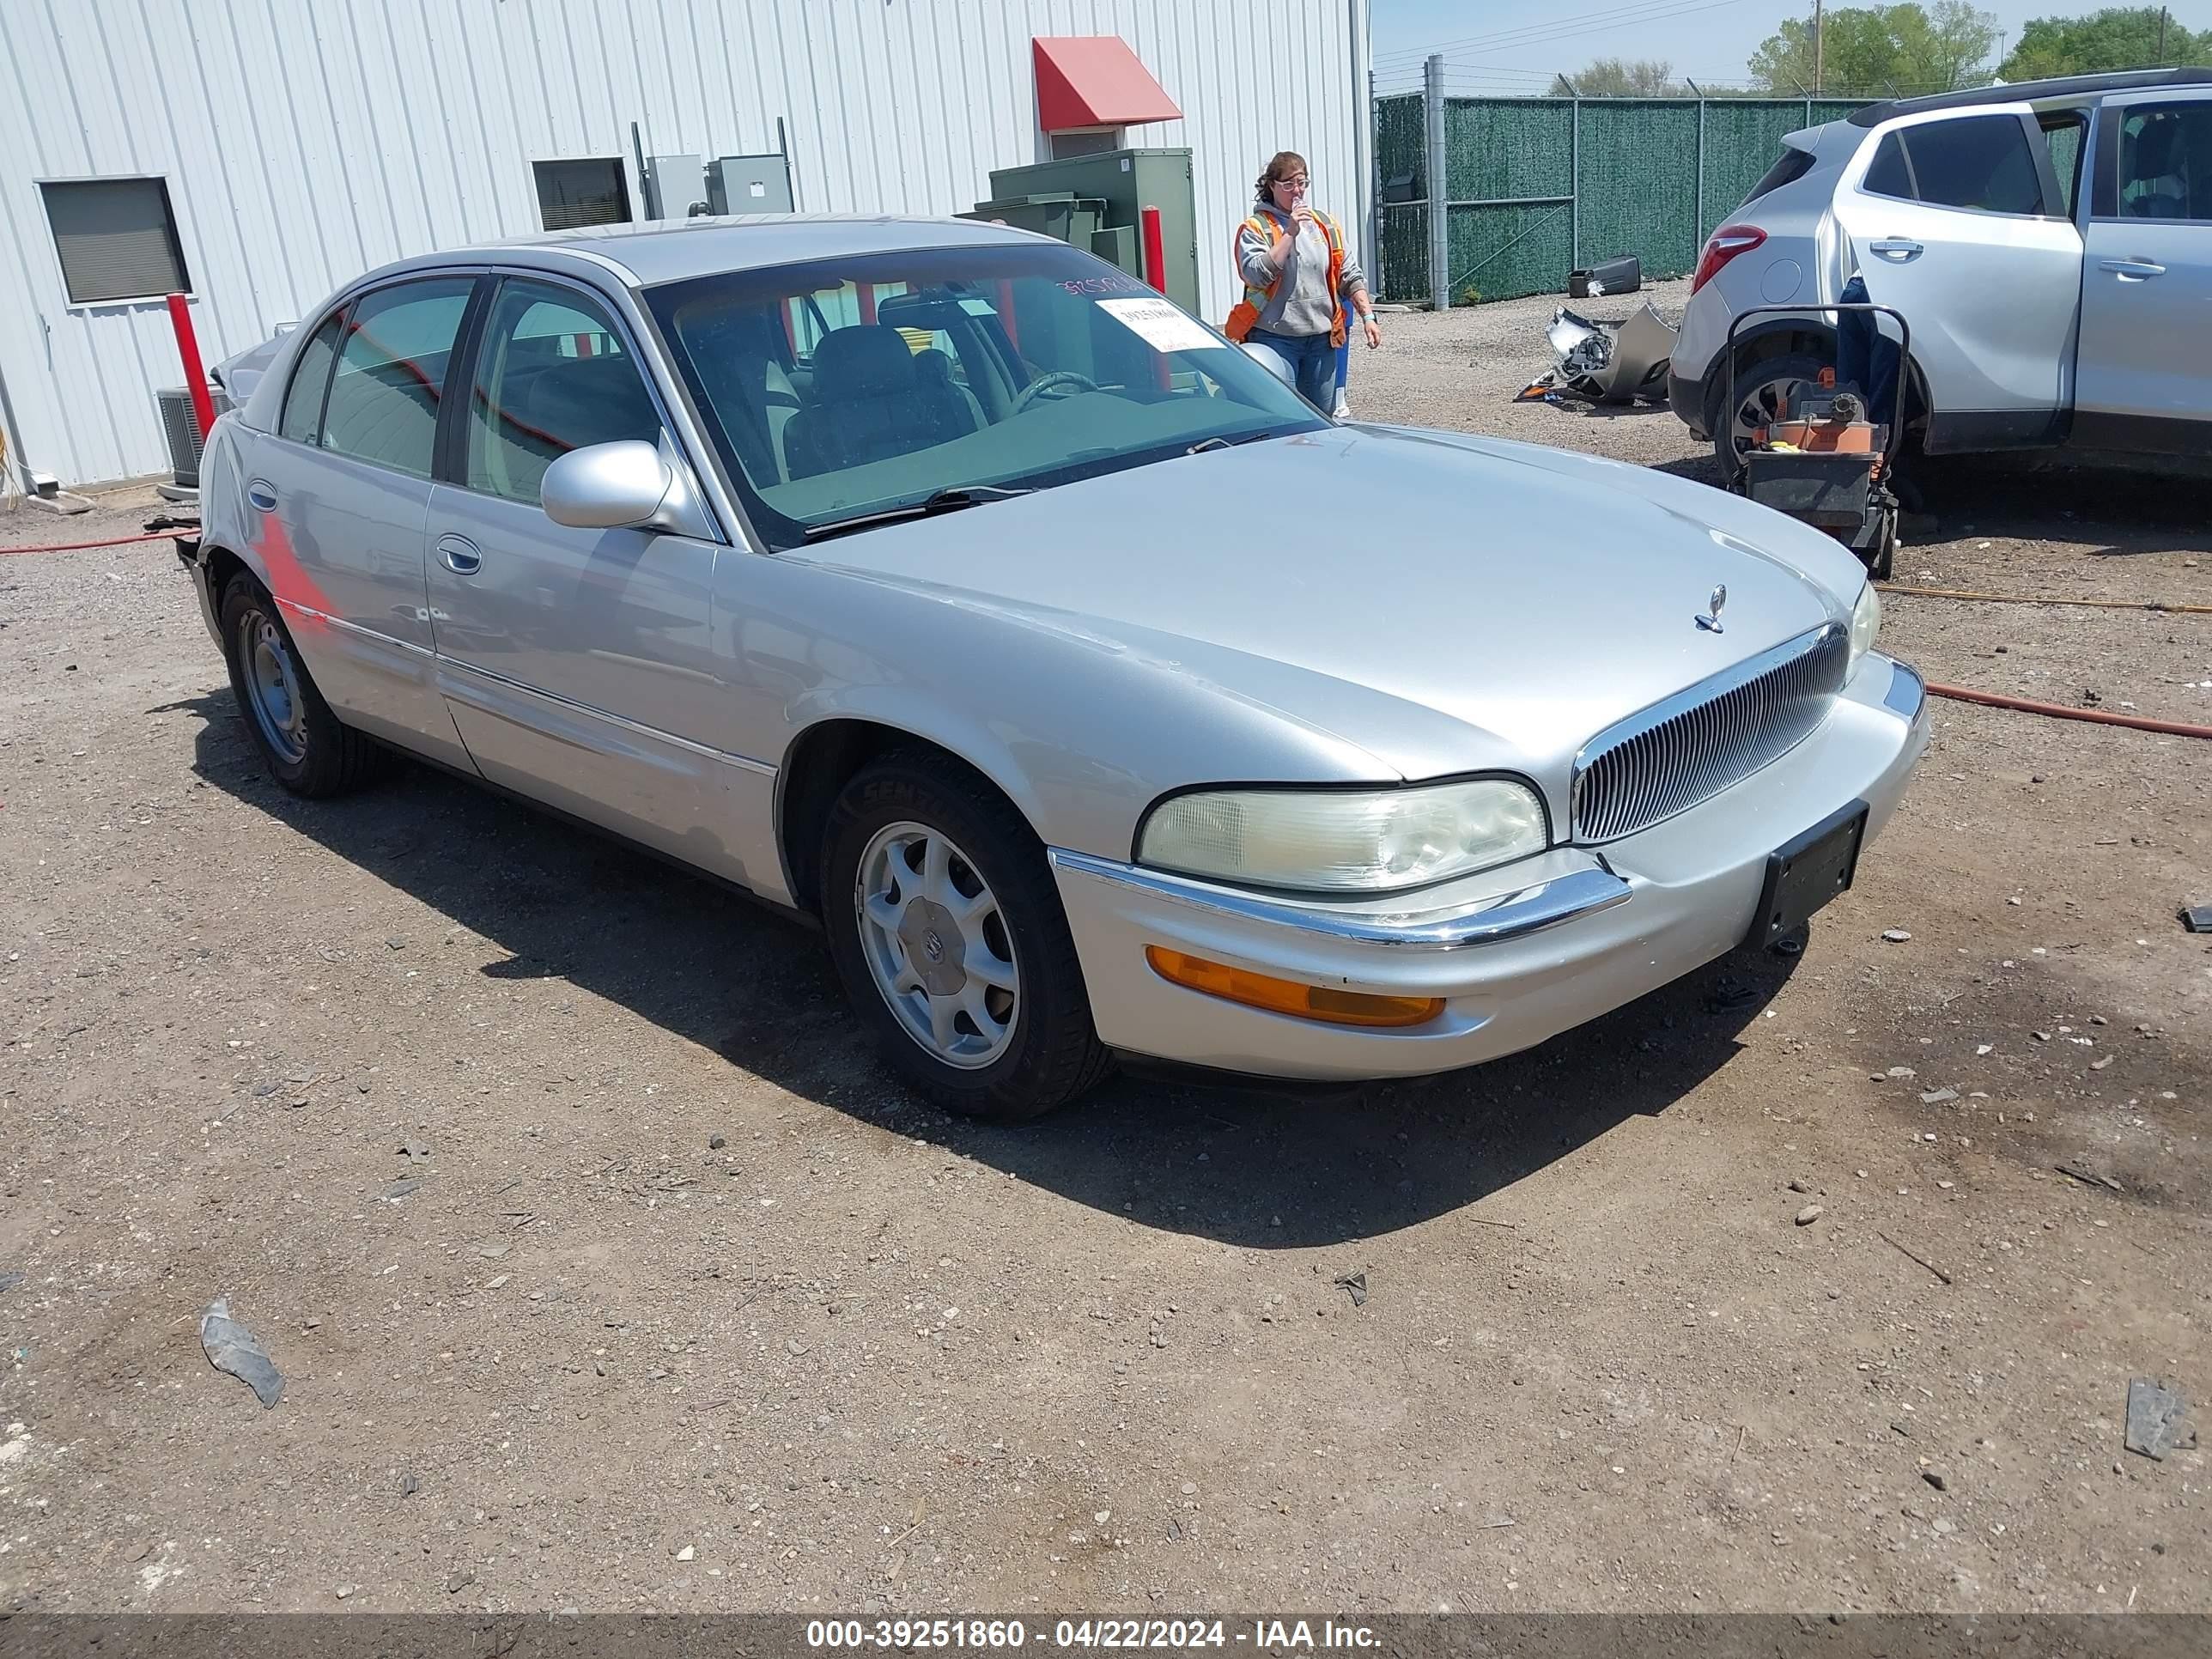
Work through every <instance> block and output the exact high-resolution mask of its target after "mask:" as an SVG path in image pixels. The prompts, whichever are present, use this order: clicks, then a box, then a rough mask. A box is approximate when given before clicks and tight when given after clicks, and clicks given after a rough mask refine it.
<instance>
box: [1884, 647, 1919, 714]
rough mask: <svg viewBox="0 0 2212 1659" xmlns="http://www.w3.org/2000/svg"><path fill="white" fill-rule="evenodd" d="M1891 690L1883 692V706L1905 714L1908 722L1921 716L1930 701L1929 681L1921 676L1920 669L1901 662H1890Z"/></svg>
mask: <svg viewBox="0 0 2212 1659" xmlns="http://www.w3.org/2000/svg"><path fill="white" fill-rule="evenodd" d="M1890 669H1891V673H1890V677H1889V690H1887V691H1885V692H1883V693H1882V694H1881V706H1882V707H1883V708H1887V709H1888V710H1889V712H1890V713H1891V714H1902V715H1904V716H1905V722H1906V724H1908V725H1910V724H1911V722H1912V721H1914V720H1918V719H1919V718H1920V711H1921V709H1922V708H1923V707H1925V706H1926V704H1927V702H1928V682H1927V681H1925V680H1923V678H1920V671H1919V670H1918V669H1917V668H1911V667H1908V666H1907V665H1905V664H1904V663H1901V662H1892V663H1891V664H1890Z"/></svg>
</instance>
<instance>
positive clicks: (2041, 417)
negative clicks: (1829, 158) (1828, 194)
mask: <svg viewBox="0 0 2212 1659" xmlns="http://www.w3.org/2000/svg"><path fill="white" fill-rule="evenodd" d="M1836 217H1837V220H1838V222H1839V223H1840V224H1841V225H1842V227H1843V228H1844V234H1846V235H1847V236H1848V237H1849V239H1850V252H1851V255H1852V257H1853V258H1854V259H1855V260H1856V261H1857V269H1858V271H1859V273H1860V275H1861V276H1863V277H1864V278H1865V280H1866V287H1867V294H1868V297H1869V298H1870V299H1872V300H1873V301H1875V303H1876V304H1878V305H1887V306H1893V307H1896V308H1897V309H1898V310H1899V311H1900V312H1902V313H1905V321H1906V322H1907V323H1908V324H1909V325H1911V332H1912V356H1913V358H1914V360H1915V361H1916V362H1918V364H1919V365H1920V368H1921V370H1922V372H1923V374H1924V375H1925V377H1926V379H1927V382H1928V392H1929V402H1930V404H1931V405H1932V409H1931V412H1930V417H1929V434H1928V447H1929V450H1930V451H1931V452H1940V451H1943V450H1964V449H2002V448H2011V447H2022V446H2029V445H2035V444H2041V443H2051V442H2055V441H2057V437H2058V435H2059V433H2060V432H2061V431H2062V430H2063V417H2064V411H2065V410H2066V409H2067V407H2068V406H2069V403H2070V402H2071V398H2072V392H2073V388H2072V386H2071V385H2070V383H2069V373H2068V369H2069V365H2070V364H2071V362H2072V361H2073V348H2074V334H2075V322H2076V319H2077V313H2078V311H2079V307H2080V301H2081V233H2080V232H2079V231H2078V230H2077V229H2075V226H2074V224H2073V222H2071V220H2069V218H2068V217H2067V214H2066V202H2065V192H2064V191H2063V188H2062V186H2061V184H2060V180H2059V179H2058V177H2057V171H2056V169H2055V168H2054V167H2053V166H2052V164H2051V146H2050V143H2048V142H2047V141H2046V139H2045V135H2044V133H2043V131H2042V129H2041V128H2040V126H2039V125H2038V124H2037V121H2036V118H2035V116H2034V114H2033V112H2032V111H2030V110H2029V108H2028V107H2027V106H2026V105H2025V104H2020V105H2002V106H1996V107H1989V106H1983V107H1979V108H1976V109H1974V110H1972V111H1969V112H1958V111H1938V112H1933V113H1930V114H1925V115H1917V116H1906V117H1904V118H1900V119H1899V120H1896V121H1893V122H1889V123H1887V124H1885V125H1883V126H1881V128H1878V129H1877V130H1876V132H1875V137H1873V139H1872V140H1871V141H1870V142H1869V143H1866V144H1865V145H1863V147H1862V148H1861V149H1860V151H1859V154H1858V155H1856V156H1854V157H1853V158H1852V160H1851V161H1850V165H1849V166H1848V167H1845V168H1844V176H1843V179H1842V180H1841V182H1840V183H1839V185H1838V187H1837V191H1836Z"/></svg>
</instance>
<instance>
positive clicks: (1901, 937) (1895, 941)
mask: <svg viewBox="0 0 2212 1659" xmlns="http://www.w3.org/2000/svg"><path fill="white" fill-rule="evenodd" d="M1881 936H1882V938H1883V939H1884V940H1886V941H1887V943H1889V944H1891V945H1910V944H1911V942H1912V935H1911V934H1910V933H1906V932H1905V929H1903V928H1902V927H1888V928H1885V929H1883V930H1882V935H1881Z"/></svg>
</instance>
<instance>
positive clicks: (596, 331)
mask: <svg viewBox="0 0 2212 1659" xmlns="http://www.w3.org/2000/svg"><path fill="white" fill-rule="evenodd" d="M471 361H472V364H473V368H472V370H471V382H472V384H471V387H470V392H469V396H468V398H467V401H466V404H465V408H464V409H462V410H459V411H457V412H458V413H459V416H460V418H459V422H457V426H456V429H455V431H454V432H453V436H452V439H451V440H450V442H451V448H450V449H449V450H448V451H447V454H446V456H445V458H444V460H445V465H444V466H442V467H441V479H442V482H441V483H439V484H438V485H437V486H436V488H435V489H434V490H433V491H432V492H431V496H430V507H429V513H428V542H429V547H430V556H429V594H430V611H431V617H432V621H433V625H434V627H435V633H436V641H437V653H438V672H439V682H440V684H441V686H442V687H443V689H444V691H445V695H446V700H447V705H448V706H449V707H450V708H451V709H452V711H453V722H454V724H455V725H456V726H458V727H459V730H460V732H461V736H462V738H464V740H465V742H466V743H467V744H468V749H469V753H470V755H471V757H472V758H473V759H474V760H475V762H476V763H477V768H478V769H480V770H481V771H482V772H483V775H484V776H486V777H487V778H489V779H490V780H491V781H493V782H495V783H498V784H502V785H504V786H506V787H509V788H512V789H515V790H517V791H519V792H520V793H524V794H527V795H530V796H532V797H534V798H535V799H539V800H542V801H544V802H546V803H547V804H548V805H552V806H555V807H556V808H558V809H560V810H562V811H566V812H568V813H571V814H573V815H574V816H575V817H581V818H584V819H586V821H588V822H591V823H598V824H601V825H604V826H605V827H606V828H608V829H613V830H615V831H616V832H617V833H618V834H621V835H623V836H629V838H631V839H633V840H635V841H640V842H644V843H645V844H647V846H651V847H657V848H661V849H663V850H665V851H667V852H669V853H672V854H676V855H677V856H678V857H680V858H683V859H684V860H686V861H688V862H690V863H693V864H696V865H700V866H704V867H706V868H708V869H711V870H714V871H716V872H719V873H722V874H726V875H728V876H731V877H732V878H735V879H738V880H741V881H748V882H749V883H757V882H758V881H760V880H761V879H762V877H761V875H760V872H751V873H750V876H749V875H748V874H747V872H744V871H743V870H742V869H741V868H739V867H738V866H737V863H736V855H735V854H733V853H732V852H731V851H730V850H729V849H728V847H727V845H726V842H725V837H726V835H727V834H728V831H729V829H730V827H731V825H732V823H742V822H745V821H747V820H748V819H749V818H752V817H759V816H760V815H761V814H763V813H765V812H769V811H772V806H771V805H769V792H770V790H771V788H772V783H773V775H774V768H773V767H772V766H770V765H769V764H767V763H751V762H749V761H747V760H745V759H744V758H743V757H737V756H733V755H731V754H730V753H728V752H727V749H726V745H727V744H728V742H729V726H730V725H731V722H732V718H733V716H732V703H731V698H730V695H729V691H728V689H727V686H726V683H725V680H724V678H723V675H722V672H721V664H720V661H719V660H718V659H717V657H716V654H715V649H714V635H713V626H712V624H713V606H712V596H713V592H714V563H715V560H716V558H717V557H718V556H726V555H727V553H728V550H727V549H726V548H725V547H724V546H722V545H721V544H720V543H719V542H718V541H717V540H715V539H714V537H713V532H712V526H711V523H710V521H709V520H708V519H707V518H706V516H705V514H704V513H703V512H702V513H699V514H697V515H696V516H697V524H696V527H697V529H698V530H699V531H700V532H701V533H700V534H697V535H689V536H687V535H671V534H667V533H665V532H660V531H657V530H624V529H617V530H578V529H574V528H572V527H570V526H566V525H559V524H556V523H554V522H553V520H551V519H550V518H548V517H546V515H545V511H544V507H541V506H540V505H539V501H538V492H539V485H540V483H541V481H542V480H543V479H544V476H545V469H546V468H547V467H548V466H549V465H551V464H552V463H553V462H554V461H555V460H556V459H559V458H560V457H561V456H562V455H564V454H566V453H568V452H569V451H571V450H574V449H580V448H584V447H588V446H590V445H592V444H601V443H611V442H614V441H618V440H623V439H633V440H638V441H644V442H648V443H657V444H659V445H660V446H661V447H662V453H663V454H664V456H665V457H668V458H669V459H671V464H672V465H675V466H676V468H677V470H678V473H679V475H681V476H684V477H685V479H686V483H687V485H688V484H689V483H690V478H689V474H688V469H686V468H685V467H684V463H683V461H682V459H680V457H679V456H678V454H677V452H676V450H675V447H674V444H673V441H672V440H671V439H670V438H669V437H668V435H667V432H666V425H667V423H666V422H665V418H664V416H663V412H662V410H661V406H660V404H659V398H658V396H657V394H656V393H655V392H654V391H653V385H652V380H651V377H650V375H649V374H647V372H646V371H645V368H644V367H643V364H642V362H641V360H640V358H639V357H638V356H637V352H636V348H635V342H634V340H633V338H632V337H631V336H630V335H629V333H628V331H626V330H625V329H623V327H622V326H621V325H619V324H618V323H617V321H616V319H615V318H614V316H613V315H612V313H611V311H610V310H609V308H608V307H607V306H606V304H605V302H604V301H603V300H602V299H600V298H599V296H598V295H593V294H592V293H590V292H588V291H587V290H586V289H583V288H582V287H580V286H578V285H576V284H574V283H569V282H567V281H564V280H562V279H560V278H557V277H554V276H537V275H532V276H507V277H506V278H505V279H504V280H502V281H501V283H500V285H499V288H498V289H497V291H496V293H495V295H493V297H492V299H491V301H490V303H489V305H488V306H487V307H486V308H485V311H484V313H483V324H482V326H481V328H480V329H479V331H478V338H477V343H476V345H475V348H474V350H473V352H472V353H471ZM690 495H691V497H692V499H693V500H694V501H696V489H690Z"/></svg>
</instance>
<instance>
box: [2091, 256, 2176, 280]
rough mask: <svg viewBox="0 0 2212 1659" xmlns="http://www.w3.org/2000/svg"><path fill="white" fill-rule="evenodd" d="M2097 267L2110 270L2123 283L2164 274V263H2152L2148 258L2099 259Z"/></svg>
mask: <svg viewBox="0 0 2212 1659" xmlns="http://www.w3.org/2000/svg"><path fill="white" fill-rule="evenodd" d="M2097 269H2098V270H2109V271H2111V272H2112V275H2113V276H2117V277H2118V278H2119V279H2120V280H2121V281H2122V282H2124V283H2141V282H2147V281H2148V280H2149V279H2150V278H2151V277H2153V276H2165V275H2166V267H2165V266H2164V265H2154V264H2152V263H2151V262H2150V261H2149V260H2148V259H2100V260H2098V261H2097Z"/></svg>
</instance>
